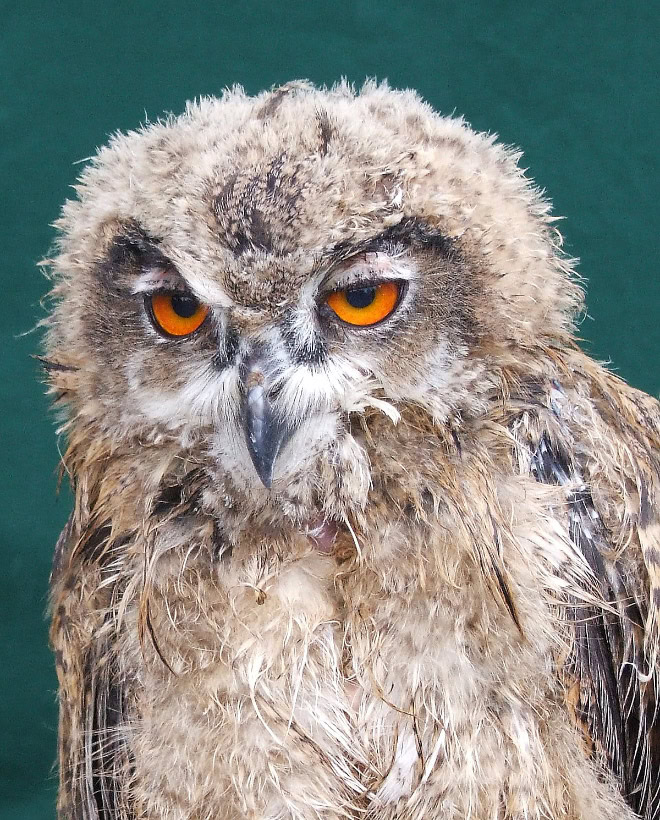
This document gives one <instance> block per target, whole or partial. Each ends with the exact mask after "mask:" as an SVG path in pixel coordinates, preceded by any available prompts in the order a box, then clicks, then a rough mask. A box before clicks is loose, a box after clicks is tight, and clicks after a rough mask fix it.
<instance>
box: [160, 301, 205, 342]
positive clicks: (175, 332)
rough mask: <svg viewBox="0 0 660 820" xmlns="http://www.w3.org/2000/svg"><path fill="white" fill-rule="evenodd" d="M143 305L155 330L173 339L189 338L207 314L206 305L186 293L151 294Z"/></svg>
mask: <svg viewBox="0 0 660 820" xmlns="http://www.w3.org/2000/svg"><path fill="white" fill-rule="evenodd" d="M145 305H146V308H147V312H148V314H149V317H150V319H151V321H152V323H153V325H154V327H155V328H156V330H157V331H159V333H162V334H163V335H164V336H170V337H175V338H181V337H183V336H190V335H191V334H192V333H194V332H195V331H196V330H198V329H199V328H200V327H201V326H202V324H203V323H204V320H205V319H206V317H207V316H208V312H209V309H208V307H206V305H203V304H202V303H201V302H200V301H199V299H197V298H196V297H195V296H193V295H192V293H187V292H183V293H182V292H176V291H174V292H162V291H160V292H158V293H152V294H151V295H150V296H147V298H146V300H145Z"/></svg>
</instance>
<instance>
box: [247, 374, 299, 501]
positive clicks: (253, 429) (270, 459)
mask: <svg viewBox="0 0 660 820" xmlns="http://www.w3.org/2000/svg"><path fill="white" fill-rule="evenodd" d="M244 385H245V387H244V392H243V404H242V419H243V429H244V432H245V440H246V442H247V448H248V452H249V453H250V458H251V459H252V463H253V464H254V469H255V470H256V471H257V475H258V476H259V478H260V479H261V483H262V484H263V485H264V487H266V489H270V488H271V486H272V483H273V470H274V467H275V459H276V458H277V456H278V455H279V453H280V451H281V450H282V448H283V447H284V445H285V444H286V443H287V441H288V440H289V439H290V438H291V435H292V433H293V429H292V428H291V427H290V425H288V424H287V423H286V422H285V421H284V419H282V418H280V417H279V416H278V415H277V414H276V412H275V410H274V408H273V405H272V404H271V401H270V399H269V397H268V389H267V385H266V377H265V375H264V371H263V368H262V366H261V365H260V362H259V360H258V359H256V360H251V361H248V363H247V370H246V374H245V380H244Z"/></svg>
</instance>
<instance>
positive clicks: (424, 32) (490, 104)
mask: <svg viewBox="0 0 660 820" xmlns="http://www.w3.org/2000/svg"><path fill="white" fill-rule="evenodd" d="M0 30H1V33H0V46H1V48H0V66H1V74H0V76H1V77H2V85H1V86H0V88H1V89H2V92H1V94H0V128H1V138H0V166H1V167H0V174H1V175H0V180H1V183H2V204H1V206H0V211H1V213H2V216H1V217H0V232H1V233H0V238H1V241H0V253H1V257H0V258H1V259H2V265H1V267H0V274H1V275H2V277H3V285H2V295H3V298H2V301H1V304H2V312H3V317H2V325H1V328H2V358H1V361H0V368H1V373H0V394H1V397H2V405H1V407H2V442H3V445H4V452H5V457H4V464H5V468H4V470H3V471H2V481H3V489H2V505H3V509H2V515H1V517H0V522H1V525H0V539H1V542H0V548H1V550H2V555H1V561H2V563H1V566H2V567H3V572H2V573H1V577H0V653H2V654H1V658H0V664H1V665H0V680H1V681H2V696H1V698H0V715H1V719H2V726H1V735H0V736H1V738H2V744H1V747H0V789H1V797H0V816H1V817H3V818H5V817H6V818H12V820H22V819H23V818H25V820H28V818H29V820H42V818H52V817H54V790H55V773H54V768H53V766H54V760H55V739H56V719H57V718H56V710H55V686H56V684H55V676H54V673H53V669H52V663H51V657H50V652H49V650H48V646H47V624H46V616H45V611H46V604H47V596H46V589H47V582H48V572H49V564H50V557H51V552H52V549H53V545H54V543H55V540H56V538H57V534H58V532H59V529H60V528H61V526H62V525H63V523H64V521H65V519H66V516H67V514H68V508H69V503H70V499H69V497H68V493H66V492H63V493H62V495H61V496H60V497H59V499H58V498H56V467H57V462H58V450H57V443H56V436H55V432H54V424H53V419H52V415H51V414H50V413H49V410H48V405H47V402H46V400H45V398H44V396H43V389H42V386H41V385H40V384H39V373H38V368H37V366H36V363H35V362H34V361H33V360H32V359H31V358H30V356H31V354H34V353H36V352H37V351H38V347H39V334H38V333H27V335H23V334H26V332H27V331H30V330H31V329H32V328H33V327H34V325H35V323H36V322H37V320H38V319H39V318H40V317H42V316H43V312H42V310H41V308H40V306H39V300H40V299H41V297H42V296H43V295H44V293H45V292H46V290H47V282H46V280H45V279H44V278H43V276H42V275H41V274H40V273H39V271H38V269H37V267H36V263H37V261H38V260H39V259H40V258H41V257H42V256H45V255H46V254H47V252H48V249H49V245H50V243H51V242H52V239H53V230H52V229H51V228H50V227H49V223H50V222H52V221H53V220H54V219H55V218H56V216H57V213H58V208H59V206H60V204H61V202H62V201H63V200H64V198H65V197H67V196H68V195H69V194H70V189H69V186H70V185H71V184H72V183H73V181H74V179H75V177H76V175H77V173H78V172H79V171H80V165H78V164H76V163H79V162H80V161H82V160H84V158H85V157H88V156H89V155H90V154H92V153H93V152H94V149H95V146H97V145H100V144H102V143H103V142H104V141H105V140H106V138H107V135H108V134H109V133H111V132H112V131H114V130H116V129H128V128H133V127H135V126H137V125H138V124H139V123H140V122H141V121H142V120H144V118H145V115H146V116H148V117H149V118H151V119H154V118H155V117H157V116H158V115H159V114H160V113H162V112H163V111H175V112H178V111H180V110H181V109H182V107H183V105H184V102H185V100H186V99H189V98H191V97H194V96H197V95H200V94H217V93H218V92H220V91H221V90H222V88H223V87H225V86H227V85H231V84H233V83H236V82H238V83H241V84H243V85H244V86H245V88H246V89H247V91H249V92H256V91H258V90H260V89H262V88H264V87H267V86H270V85H273V84H277V83H281V82H283V81H285V80H289V79H292V78H298V77H305V78H309V79H311V80H313V81H315V82H317V83H331V82H333V81H334V80H336V79H338V78H339V77H340V76H342V75H344V76H346V77H348V78H349V79H350V80H352V81H354V82H356V83H360V82H361V81H362V80H363V79H364V78H365V77H366V76H375V77H378V78H379V79H382V78H388V79H389V81H390V83H391V84H392V85H394V86H397V87H406V86H411V87H414V88H417V89H418V90H419V91H420V92H421V94H422V95H423V96H424V97H425V98H426V99H428V100H429V101H430V102H431V103H432V104H433V105H434V106H435V107H436V108H439V109H440V110H442V111H443V112H445V113H452V112H456V113H460V114H463V115H464V116H465V117H466V118H467V119H468V120H469V121H470V122H471V123H472V124H473V126H474V127H475V128H477V129H480V130H490V131H495V132H497V133H498V134H500V136H501V138H502V139H503V140H504V141H505V142H507V143H515V144H518V145H520V146H521V147H522V148H523V149H524V151H525V157H524V161H523V164H524V166H525V167H527V168H529V172H530V174H531V175H532V176H533V177H534V178H535V179H536V180H537V182H538V183H539V184H540V185H541V186H542V187H543V188H545V189H546V190H547V191H548V192H549V194H550V195H551V196H552V198H553V199H554V202H555V208H556V212H557V213H558V214H562V215H564V216H566V217H567V220H566V221H565V222H564V223H562V226H561V227H562V230H563V232H564V234H565V236H566V247H567V250H568V252H569V253H571V254H573V255H576V256H579V257H580V258H581V264H580V271H581V273H582V274H583V275H584V276H585V277H586V278H587V279H588V310H589V317H590V318H587V319H586V320H585V321H584V323H583V324H582V327H581V333H582V335H583V336H584V337H585V339H586V340H587V341H586V342H585V343H586V345H587V347H588V349H589V350H591V351H592V353H593V354H594V355H595V356H596V357H597V358H599V359H601V360H610V361H611V362H612V366H613V367H614V368H615V369H616V371H617V372H618V373H620V374H621V375H622V376H623V377H624V378H626V379H627V380H628V381H629V382H631V383H632V384H634V385H636V386H638V387H640V388H643V389H645V390H647V391H648V392H651V393H653V394H656V395H657V394H658V392H659V391H660V368H659V367H658V354H659V352H660V321H659V318H658V306H659V304H660V299H659V297H660V281H659V277H658V275H657V264H658V257H659V247H658V244H659V243H658V233H659V231H658V228H659V219H658V216H659V213H658V150H659V146H658V134H659V133H660V111H659V103H658V99H659V94H658V92H659V84H658V75H659V69H660V58H659V56H658V39H659V36H660V4H657V3H652V2H644V0H642V2H632V3H631V2H628V1H627V0H626V1H625V2H624V0H610V1H609V2H608V1H607V0H606V2H586V0H573V2H570V3H569V2H566V3H561V2H559V3H557V2H553V3H551V2H534V0H513V1H512V2H501V0H482V1H481V2H467V1H466V0H463V1H462V2H450V1H449V0H447V2H443V1H442V0H436V2H430V0H417V1H415V0H407V2H406V0H398V1H395V0H380V1H379V2H376V1H375V0H374V1H373V2H366V0H356V1H355V2H349V1H348V0H336V1H335V2H333V3H327V4H326V3H321V2H318V3H317V2H314V0H307V2H289V1H288V0H287V1H286V2H281V3H278V2H277V1H276V0H271V2H269V3H261V2H255V0H247V1H246V2H240V3H239V2H222V0H216V2H214V3H200V4H198V5H195V4H186V3H184V2H181V0H179V1H178V2H172V0H160V2H140V1H139V0H137V1H136V2H123V1H122V2H110V1H109V0H107V1H106V2H90V0H85V2H56V0H43V1H42V2H39V1H38V0H26V2H23V3H18V2H11V3H10V2H0ZM591 319H593V321H592V320H591Z"/></svg>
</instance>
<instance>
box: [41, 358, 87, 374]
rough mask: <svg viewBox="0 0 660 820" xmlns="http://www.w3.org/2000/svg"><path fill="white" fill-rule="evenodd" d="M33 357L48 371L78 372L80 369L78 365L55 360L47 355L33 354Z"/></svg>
mask: <svg viewBox="0 0 660 820" xmlns="http://www.w3.org/2000/svg"><path fill="white" fill-rule="evenodd" d="M33 358H34V359H36V360H37V361H38V362H39V364H40V365H41V366H42V367H43V369H44V370H45V372H46V373H53V372H57V373H77V372H78V370H79V369H80V368H78V367H74V366H73V365H72V364H62V362H55V361H53V360H52V359H47V358H46V357H45V356H33Z"/></svg>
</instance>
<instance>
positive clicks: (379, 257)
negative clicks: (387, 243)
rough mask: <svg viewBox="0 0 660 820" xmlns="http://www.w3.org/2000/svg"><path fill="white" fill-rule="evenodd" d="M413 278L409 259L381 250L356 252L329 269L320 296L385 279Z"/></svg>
mask: <svg viewBox="0 0 660 820" xmlns="http://www.w3.org/2000/svg"><path fill="white" fill-rule="evenodd" d="M369 257H372V258H371V259H370V258H369ZM414 277H415V269H414V266H413V265H412V264H411V260H410V259H409V258H403V257H402V256H392V255H391V254H389V253H384V252H372V253H369V254H364V253H362V254H357V255H356V256H353V257H350V258H349V259H345V260H344V261H342V262H341V264H340V265H338V266H335V267H334V268H332V269H331V270H330V271H328V273H327V275H326V276H325V278H324V279H323V281H322V282H321V285H320V287H319V297H320V299H321V300H322V299H324V298H326V297H327V296H328V294H330V293H334V292H335V291H338V290H348V289H350V288H361V287H372V286H374V285H380V284H383V283H384V282H401V283H405V282H410V281H411V280H412V279H414Z"/></svg>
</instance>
